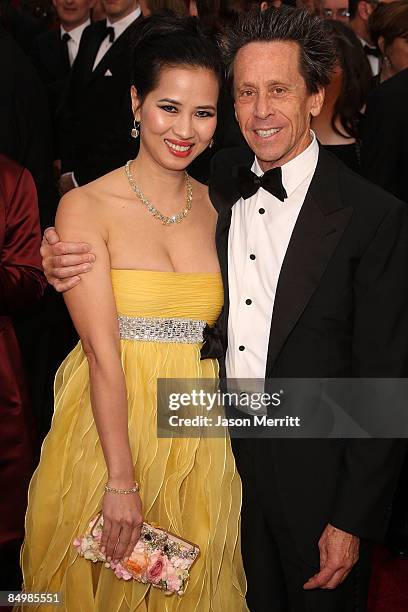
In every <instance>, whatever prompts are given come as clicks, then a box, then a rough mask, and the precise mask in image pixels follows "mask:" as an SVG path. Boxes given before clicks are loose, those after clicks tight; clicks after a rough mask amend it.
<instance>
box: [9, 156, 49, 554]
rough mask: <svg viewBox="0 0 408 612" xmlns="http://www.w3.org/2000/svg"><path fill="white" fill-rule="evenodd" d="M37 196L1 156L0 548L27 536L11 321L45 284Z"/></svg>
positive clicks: (22, 423)
mask: <svg viewBox="0 0 408 612" xmlns="http://www.w3.org/2000/svg"><path fill="white" fill-rule="evenodd" d="M40 244H41V234H40V225H39V218H38V207H37V194H36V189H35V186H34V181H33V179H32V177H31V175H30V173H29V172H28V171H27V170H25V169H23V168H21V167H20V166H19V165H17V164H16V163H14V162H12V161H11V160H9V159H7V158H5V157H4V156H3V155H0V423H1V427H0V547H1V546H3V545H7V544H8V543H10V542H13V541H16V540H19V539H20V538H22V537H23V529H24V514H25V508H26V501H27V499H26V498H27V486H28V482H29V479H30V477H31V473H32V470H33V459H34V453H33V451H34V448H33V441H34V422H33V417H32V414H31V410H30V406H29V401H28V393H27V387H26V381H25V372H24V368H23V363H22V358H21V354H20V348H19V345H18V342H17V338H16V336H15V333H14V327H13V321H12V317H13V315H14V314H16V313H18V312H24V311H27V310H29V309H30V308H31V307H32V305H33V304H34V303H35V302H37V301H38V300H39V299H40V298H41V296H42V294H43V291H44V287H45V284H46V281H45V278H44V276H43V273H42V268H41V259H40V253H39V248H40Z"/></svg>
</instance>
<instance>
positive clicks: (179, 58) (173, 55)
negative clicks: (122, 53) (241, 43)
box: [132, 12, 223, 101]
mask: <svg viewBox="0 0 408 612" xmlns="http://www.w3.org/2000/svg"><path fill="white" fill-rule="evenodd" d="M179 66H186V67H192V68H207V69H208V70H211V71H212V72H213V73H214V75H215V76H216V78H217V79H218V82H219V84H220V86H221V84H222V79H223V64H222V58H221V54H220V51H219V49H218V46H217V44H216V43H215V42H214V41H213V40H212V39H211V38H210V37H209V36H207V35H206V34H205V33H204V32H203V30H202V28H201V26H200V22H199V20H198V19H197V18H196V17H177V16H176V15H173V14H171V13H169V12H158V13H155V14H153V15H151V16H150V17H146V18H145V19H141V20H140V24H139V26H138V27H137V29H136V30H135V32H134V39H133V62H132V68H133V71H132V73H133V74H132V84H133V85H134V86H135V87H136V89H137V93H138V96H139V98H140V99H141V100H142V101H143V100H144V98H145V97H146V96H147V95H148V94H149V93H150V92H151V91H153V89H155V87H156V86H157V83H158V80H159V76H160V71H161V69H162V68H165V67H172V68H174V67H179Z"/></svg>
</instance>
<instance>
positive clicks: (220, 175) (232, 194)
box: [209, 147, 254, 347]
mask: <svg viewBox="0 0 408 612" xmlns="http://www.w3.org/2000/svg"><path fill="white" fill-rule="evenodd" d="M217 158H218V159H216V160H215V162H214V164H213V173H212V176H211V179H210V184H209V194H210V198H211V201H212V203H213V205H214V207H215V208H216V209H217V211H218V220H217V229H216V235H215V240H216V246H217V254H218V259H219V263H220V269H221V275H222V281H223V285H224V307H223V314H222V319H221V325H222V334H223V337H224V341H225V347H226V344H227V343H226V340H227V327H228V313H229V285H228V236H229V229H230V226H231V217H232V207H233V206H234V204H235V203H236V202H237V201H238V200H239V199H240V194H239V191H238V188H237V176H238V168H239V167H240V166H246V167H249V168H250V167H251V166H252V164H253V161H254V154H253V153H252V151H251V150H250V149H249V148H247V147H237V148H235V149H226V150H225V151H220V153H219V154H218V156H217Z"/></svg>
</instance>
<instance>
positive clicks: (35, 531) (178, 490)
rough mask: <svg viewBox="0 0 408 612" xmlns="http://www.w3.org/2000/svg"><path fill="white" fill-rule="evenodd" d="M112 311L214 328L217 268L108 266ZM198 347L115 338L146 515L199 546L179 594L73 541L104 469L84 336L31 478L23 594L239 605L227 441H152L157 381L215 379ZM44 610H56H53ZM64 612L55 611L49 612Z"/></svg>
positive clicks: (114, 607) (74, 605)
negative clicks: (126, 577)
mask: <svg viewBox="0 0 408 612" xmlns="http://www.w3.org/2000/svg"><path fill="white" fill-rule="evenodd" d="M112 282H113V288H114V293H115V298H116V304H117V310H118V313H119V314H123V315H127V316H138V317H181V318H191V319H196V320H197V319H198V320H205V321H206V322H207V323H208V324H210V325H212V324H214V322H215V320H216V319H217V317H218V315H219V312H220V310H221V306H222V283H221V276H220V275H219V274H195V273H191V274H179V273H174V272H151V271H135V270H113V271H112ZM200 348H201V343H196V344H182V343H161V342H142V341H133V340H121V355H122V364H123V370H124V372H125V378H126V385H127V392H128V410H129V440H130V445H131V451H132V457H133V462H134V466H135V480H137V481H138V482H139V483H140V486H141V498H142V503H143V514H144V520H146V521H148V522H153V523H155V524H158V525H160V526H161V527H164V528H165V529H169V530H170V531H173V532H174V533H178V534H180V535H181V536H182V537H185V538H186V539H188V540H190V541H192V542H195V543H196V544H198V545H199V546H200V549H201V555H200V557H199V559H198V560H197V561H196V563H195V565H194V566H193V568H192V571H191V575H190V581H189V584H188V587H187V589H186V592H185V594H184V595H183V596H181V597H179V596H177V595H171V596H168V595H165V594H164V593H163V592H162V591H160V590H158V589H154V588H149V586H146V585H142V584H140V583H138V582H135V581H130V582H125V581H123V580H119V579H118V578H116V577H115V575H114V573H113V572H112V571H111V570H110V569H107V568H105V567H104V566H103V564H93V563H92V562H91V561H87V560H86V559H84V558H81V557H78V555H77V553H76V551H75V549H74V547H73V546H72V542H73V540H74V539H75V537H76V536H78V535H79V534H83V533H84V531H85V530H86V528H87V526H88V523H89V521H90V519H91V518H92V517H93V516H94V515H95V514H96V513H97V512H98V511H99V510H100V508H101V502H102V498H103V487H104V483H105V482H106V480H107V470H106V465H105V461H104V457H103V454H102V450H101V444H100V441H99V437H98V433H97V430H96V427H95V423H94V419H93V414H92V408H91V404H90V398H89V377H88V364H87V360H86V357H85V355H84V352H83V350H82V347H81V344H80V343H79V344H78V345H77V346H76V347H75V349H74V350H73V351H72V352H71V353H70V355H69V356H68V357H67V359H66V360H65V362H64V363H63V364H62V365H61V367H60V369H59V371H58V373H57V376H56V381H55V412H54V417H53V421H52V426H51V431H50V433H49V434H48V436H47V437H46V439H45V441H44V444H43V448H42V453H41V461H40V465H39V467H38V469H37V470H36V472H35V474H34V476H33V479H32V481H31V484H30V490H29V506H28V511H27V517H26V540H25V544H24V546H23V550H22V569H23V574H24V583H25V584H24V586H25V589H26V590H27V591H47V592H54V591H61V592H63V594H64V598H65V604H64V608H63V609H64V610H67V611H69V612H78V611H79V610H82V611H84V612H93V611H95V612H119V611H120V612H125V611H126V612H129V611H130V612H133V611H136V610H137V611H138V612H145V611H148V612H175V611H179V612H193V611H197V612H210V611H214V612H225V611H228V612H229V611H234V612H243V611H246V610H247V607H246V603H245V587H246V585H245V576H244V571H243V566H242V561H241V553H240V537H239V536H240V533H239V532H240V507H241V482H240V479H239V476H238V473H237V471H236V467H235V462H234V457H233V455H232V451H231V446H230V440H229V438H219V439H208V438H207V439H206V438H196V439H194V438H190V439H186V438H179V439H177V438H160V439H158V438H157V435H156V414H157V411H156V379H157V378H158V377H160V378H166V377H168V378H180V377H184V378H189V377H190V378H200V377H205V378H215V377H216V376H217V374H218V365H217V362H216V361H215V360H210V359H207V360H203V361H201V360H200ZM47 610H48V611H49V612H51V611H52V610H54V608H53V607H52V606H48V607H47ZM60 610H61V608H59V607H55V612H58V611H60Z"/></svg>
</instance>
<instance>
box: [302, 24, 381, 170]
mask: <svg viewBox="0 0 408 612" xmlns="http://www.w3.org/2000/svg"><path fill="white" fill-rule="evenodd" d="M323 25H324V27H325V29H326V31H327V34H328V35H329V36H330V37H331V38H332V39H333V41H334V44H335V49H336V55H337V62H336V67H335V69H334V71H333V73H332V77H331V80H330V84H329V85H328V87H327V88H326V95H325V99H324V104H323V107H322V110H321V112H320V114H319V115H318V116H317V117H313V119H312V129H313V130H314V132H315V133H316V136H317V138H318V140H319V141H320V143H321V144H322V145H323V146H324V147H325V149H327V150H328V151H330V152H331V153H333V154H334V155H336V157H338V158H339V159H341V161H343V162H344V163H345V164H346V165H347V166H349V167H350V168H351V169H352V170H354V171H355V172H359V170H360V133H359V123H360V117H361V112H362V111H363V109H364V106H365V104H366V101H367V96H368V93H369V91H370V87H371V72H370V67H369V64H368V61H367V57H366V55H365V53H364V50H363V48H362V46H361V43H360V41H359V40H358V38H357V37H356V35H355V34H354V32H353V31H352V30H351V29H350V28H349V27H348V26H346V25H344V24H343V23H341V22H340V21H334V20H326V21H324V24H323Z"/></svg>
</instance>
